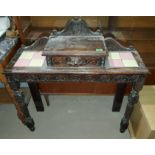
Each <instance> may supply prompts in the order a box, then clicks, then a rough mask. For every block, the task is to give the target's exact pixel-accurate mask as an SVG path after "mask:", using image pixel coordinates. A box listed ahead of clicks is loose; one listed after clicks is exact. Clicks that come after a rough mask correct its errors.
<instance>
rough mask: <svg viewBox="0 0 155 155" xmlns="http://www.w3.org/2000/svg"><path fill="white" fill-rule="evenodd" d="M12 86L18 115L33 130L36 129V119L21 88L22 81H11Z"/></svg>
mask: <svg viewBox="0 0 155 155" xmlns="http://www.w3.org/2000/svg"><path fill="white" fill-rule="evenodd" d="M9 84H10V87H11V88H12V90H13V91H12V92H13V96H14V98H15V107H16V109H17V115H18V117H19V119H20V120H21V121H22V123H23V124H25V125H26V126H27V127H28V128H29V129H30V130H31V131H34V130H35V126H34V121H33V119H32V117H31V116H30V114H29V111H28V108H27V104H26V103H25V101H24V93H23V91H22V90H21V89H20V82H17V81H13V80H11V81H9Z"/></svg>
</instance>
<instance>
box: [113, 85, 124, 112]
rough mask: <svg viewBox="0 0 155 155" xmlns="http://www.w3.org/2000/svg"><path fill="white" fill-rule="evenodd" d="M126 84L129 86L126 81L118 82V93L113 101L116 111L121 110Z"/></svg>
mask: <svg viewBox="0 0 155 155" xmlns="http://www.w3.org/2000/svg"><path fill="white" fill-rule="evenodd" d="M126 86H127V84H126V83H118V84H117V90H116V94H115V97H114V101H113V107H112V111H114V112H116V111H120V109H121V106H122V101H123V97H124V94H125V89H126Z"/></svg>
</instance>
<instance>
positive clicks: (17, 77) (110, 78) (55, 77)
mask: <svg viewBox="0 0 155 155" xmlns="http://www.w3.org/2000/svg"><path fill="white" fill-rule="evenodd" d="M145 76H146V75H144V74H104V75H101V74H11V73H10V74H7V78H8V81H9V82H12V81H17V82H80V81H81V82H115V83H135V82H138V81H140V80H141V79H144V78H145Z"/></svg>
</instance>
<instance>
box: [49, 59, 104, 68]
mask: <svg viewBox="0 0 155 155" xmlns="http://www.w3.org/2000/svg"><path fill="white" fill-rule="evenodd" d="M102 59H103V58H102V57H101V56H52V57H49V58H48V60H49V61H51V62H50V63H48V64H51V65H52V66H57V67H74V66H75V67H80V66H85V67H93V66H100V65H101V62H102V61H103V60H102Z"/></svg>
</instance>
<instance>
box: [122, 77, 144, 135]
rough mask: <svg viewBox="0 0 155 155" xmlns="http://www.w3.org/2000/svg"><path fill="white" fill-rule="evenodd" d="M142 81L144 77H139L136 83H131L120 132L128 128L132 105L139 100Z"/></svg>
mask: <svg viewBox="0 0 155 155" xmlns="http://www.w3.org/2000/svg"><path fill="white" fill-rule="evenodd" d="M143 83H144V77H140V78H139V80H138V81H137V83H133V87H132V90H131V92H130V94H129V96H128V104H127V107H126V110H125V113H124V117H123V118H122V120H121V124H120V132H122V133H123V132H124V131H125V130H126V129H127V128H128V124H129V119H130V116H131V114H132V111H133V108H134V105H135V104H136V103H137V102H138V100H139V91H140V90H141V89H142V87H143Z"/></svg>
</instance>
